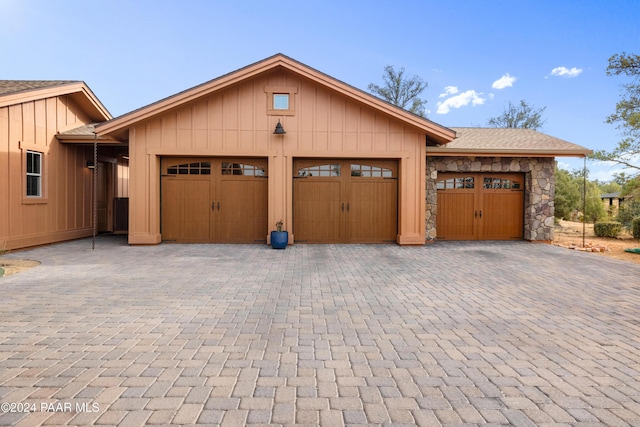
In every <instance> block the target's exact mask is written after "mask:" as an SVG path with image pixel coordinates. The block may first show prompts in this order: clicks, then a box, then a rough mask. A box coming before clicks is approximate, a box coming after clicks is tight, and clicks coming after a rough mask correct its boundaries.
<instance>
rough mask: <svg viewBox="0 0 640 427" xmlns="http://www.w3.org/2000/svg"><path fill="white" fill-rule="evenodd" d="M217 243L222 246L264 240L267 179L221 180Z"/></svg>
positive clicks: (265, 233) (265, 232)
mask: <svg viewBox="0 0 640 427" xmlns="http://www.w3.org/2000/svg"><path fill="white" fill-rule="evenodd" d="M218 198H219V199H220V209H219V210H218V211H217V212H216V213H217V215H219V218H218V222H217V224H218V227H217V240H218V241H219V242H222V243H254V242H258V241H266V235H267V180H266V179H260V178H248V179H246V180H222V181H221V185H220V195H219V197H218Z"/></svg>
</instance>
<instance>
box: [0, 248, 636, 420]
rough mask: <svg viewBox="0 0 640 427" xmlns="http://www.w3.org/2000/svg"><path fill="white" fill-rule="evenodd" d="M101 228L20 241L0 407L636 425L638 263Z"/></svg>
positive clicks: (55, 413) (49, 412)
mask: <svg viewBox="0 0 640 427" xmlns="http://www.w3.org/2000/svg"><path fill="white" fill-rule="evenodd" d="M90 243H91V242H90V241H87V240H81V241H75V242H70V243H65V244H60V245H54V246H48V247H43V248H38V249H35V250H31V251H26V252H20V253H14V254H10V255H9V256H10V257H23V258H24V257H27V258H31V259H37V260H40V261H41V262H42V265H41V266H39V267H37V268H34V269H31V270H29V271H26V272H23V273H20V274H18V275H14V276H8V277H4V278H2V279H0V295H1V299H0V301H1V302H2V309H1V313H0V402H3V404H2V413H0V425H25V426H35V425H91V424H106V425H122V426H124V425H132V426H136V425H144V424H163V425H166V424H175V425H184V424H203V425H216V424H222V425H244V424H272V425H278V424H294V423H297V424H306V425H314V424H322V425H327V426H339V425H343V424H348V425H355V424H362V425H364V424H368V425H375V424H393V425H401V424H407V425H414V424H418V425H440V424H442V425H463V424H465V425H473V424H511V425H545V424H556V425H607V426H611V425H640V266H638V265H634V264H630V263H624V262H617V261H614V260H609V259H604V258H601V257H598V256H597V255H595V254H593V255H592V254H584V253H578V252H573V251H569V250H566V249H562V248H558V247H554V246H549V245H542V244H531V243H526V242H511V243H510V242H500V243H497V242H490V243H455V242H450V243H436V244H432V245H428V246H425V247H399V246H394V245H385V246H375V245H372V246H366V245H353V246H347V245H345V246H338V245H296V246H294V247H289V248H287V249H286V250H284V251H275V250H272V249H269V248H268V247H265V246H260V245H253V246H250V245H167V244H165V245H159V246H150V247H130V246H127V245H126V244H125V242H124V240H122V239H121V238H116V237H103V238H100V239H99V240H98V245H97V248H96V250H95V251H91V249H90ZM16 411H18V412H16ZM24 412H31V413H24Z"/></svg>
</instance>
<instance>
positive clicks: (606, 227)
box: [593, 221, 622, 237]
mask: <svg viewBox="0 0 640 427" xmlns="http://www.w3.org/2000/svg"><path fill="white" fill-rule="evenodd" d="M621 231H622V224H620V223H619V222H615V221H610V222H596V223H595V224H593V232H594V233H595V235H596V236H598V237H618V235H619V234H620V232H621Z"/></svg>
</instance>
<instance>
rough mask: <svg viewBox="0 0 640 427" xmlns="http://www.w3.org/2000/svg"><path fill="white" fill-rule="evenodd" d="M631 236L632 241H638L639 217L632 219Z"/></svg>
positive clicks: (639, 237)
mask: <svg viewBox="0 0 640 427" xmlns="http://www.w3.org/2000/svg"><path fill="white" fill-rule="evenodd" d="M631 234H633V238H634V239H640V216H637V217H635V218H633V221H631Z"/></svg>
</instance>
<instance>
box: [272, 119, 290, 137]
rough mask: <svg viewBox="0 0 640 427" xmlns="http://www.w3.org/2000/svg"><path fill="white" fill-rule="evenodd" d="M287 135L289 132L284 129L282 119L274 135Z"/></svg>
mask: <svg viewBox="0 0 640 427" xmlns="http://www.w3.org/2000/svg"><path fill="white" fill-rule="evenodd" d="M285 133H287V132H285V130H284V128H283V127H282V124H281V123H280V119H278V124H277V125H276V130H274V131H273V134H274V135H284V134H285Z"/></svg>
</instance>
